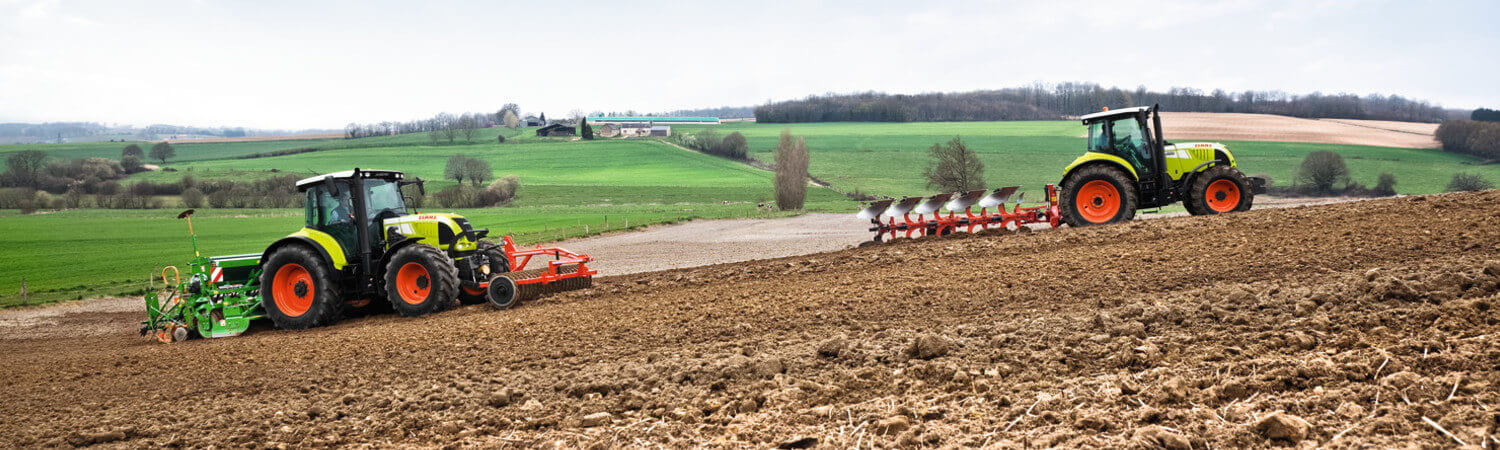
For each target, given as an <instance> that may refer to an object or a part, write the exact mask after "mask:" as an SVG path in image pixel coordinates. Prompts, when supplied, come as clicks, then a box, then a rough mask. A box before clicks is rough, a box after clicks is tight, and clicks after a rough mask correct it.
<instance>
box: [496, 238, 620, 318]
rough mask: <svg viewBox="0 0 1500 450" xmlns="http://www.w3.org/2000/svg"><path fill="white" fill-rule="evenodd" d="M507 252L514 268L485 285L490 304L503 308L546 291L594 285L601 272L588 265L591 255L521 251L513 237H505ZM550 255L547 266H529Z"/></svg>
mask: <svg viewBox="0 0 1500 450" xmlns="http://www.w3.org/2000/svg"><path fill="white" fill-rule="evenodd" d="M505 255H506V257H507V258H509V259H510V261H509V263H510V264H509V266H510V268H511V271H510V272H505V273H499V274H495V276H494V277H491V278H490V281H489V282H488V283H486V285H485V286H484V287H485V289H486V290H488V292H489V295H488V296H487V297H488V299H489V301H490V305H491V306H494V307H496V308H499V309H506V308H510V307H512V306H515V305H516V303H517V302H520V301H521V300H530V299H534V298H537V297H540V296H542V295H546V294H551V293H555V292H563V291H571V290H576V289H586V288H590V287H593V286H594V278H593V277H594V275H597V274H598V273H599V272H598V271H596V270H594V269H590V268H589V267H588V263H589V262H590V261H593V260H594V258H592V257H590V256H589V255H582V254H578V253H573V252H570V251H567V250H564V249H561V248H555V247H541V246H537V247H536V248H532V249H526V250H519V249H517V248H516V243H515V242H514V241H512V240H511V238H510V236H506V237H505ZM548 256H551V257H552V260H550V261H545V262H544V263H545V264H546V265H547V267H545V268H537V269H526V265H527V264H529V263H530V262H531V259H532V258H533V257H537V258H546V257H548Z"/></svg>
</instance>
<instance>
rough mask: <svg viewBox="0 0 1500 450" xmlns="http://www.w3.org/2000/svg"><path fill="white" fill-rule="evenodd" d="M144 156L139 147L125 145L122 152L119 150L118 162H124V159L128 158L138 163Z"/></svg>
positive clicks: (144, 153)
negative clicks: (132, 158)
mask: <svg viewBox="0 0 1500 450" xmlns="http://www.w3.org/2000/svg"><path fill="white" fill-rule="evenodd" d="M145 156H146V152H145V151H143V150H141V146H139V145H135V144H130V145H127V146H125V148H124V149H123V150H120V161H124V160H125V158H129V157H135V159H136V160H137V161H139V160H140V159H141V158H143V157H145Z"/></svg>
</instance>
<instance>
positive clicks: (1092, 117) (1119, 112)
mask: <svg viewBox="0 0 1500 450" xmlns="http://www.w3.org/2000/svg"><path fill="white" fill-rule="evenodd" d="M1149 110H1151V107H1150V106H1137V107H1134V108H1120V109H1111V110H1109V111H1100V112H1096V113H1093V114H1088V115H1084V116H1083V117H1080V118H1079V119H1082V120H1083V123H1084V124H1085V125H1087V124H1088V123H1089V122H1094V121H1097V120H1099V119H1104V118H1109V117H1115V116H1129V115H1135V114H1137V113H1139V112H1141V111H1149Z"/></svg>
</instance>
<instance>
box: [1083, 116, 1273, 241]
mask: <svg viewBox="0 0 1500 450" xmlns="http://www.w3.org/2000/svg"><path fill="white" fill-rule="evenodd" d="M1158 108H1159V105H1157V106H1138V107H1134V108H1125V109H1117V110H1113V111H1110V110H1105V111H1103V112H1098V113H1093V114H1089V115H1086V116H1083V117H1082V119H1083V124H1084V125H1086V126H1088V127H1089V135H1088V152H1087V153H1085V154H1084V155H1083V156H1080V157H1078V159H1075V160H1073V163H1072V164H1069V165H1068V167H1067V168H1066V169H1064V175H1063V180H1062V186H1061V189H1060V195H1061V197H1062V198H1061V201H1060V202H1059V203H1060V204H1061V205H1060V206H1061V210H1062V211H1061V212H1062V219H1063V222H1066V223H1067V224H1068V225H1070V226H1075V227H1078V226H1085V225H1098V224H1105V223H1113V222H1121V221H1126V220H1130V219H1132V218H1134V217H1135V212H1136V210H1137V209H1145V208H1158V207H1162V206H1166V205H1170V204H1172V203H1174V202H1177V201H1182V203H1183V205H1184V206H1186V207H1187V210H1188V212H1189V213H1191V214H1193V215H1207V214H1221V213H1227V212H1233V211H1246V210H1249V209H1250V205H1251V203H1253V202H1254V200H1255V194H1262V193H1265V179H1263V178H1258V177H1247V176H1245V174H1244V173H1241V172H1240V170H1239V169H1238V168H1237V167H1236V166H1235V162H1234V155H1233V154H1230V153H1229V148H1227V147H1225V146H1224V145H1223V144H1218V143H1201V142H1200V143H1183V144H1173V143H1170V142H1167V141H1166V140H1165V139H1164V138H1163V137H1162V127H1161V114H1160V113H1159V112H1158V111H1157V110H1158Z"/></svg>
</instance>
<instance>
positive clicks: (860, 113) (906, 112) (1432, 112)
mask: <svg viewBox="0 0 1500 450" xmlns="http://www.w3.org/2000/svg"><path fill="white" fill-rule="evenodd" d="M1151 104H1161V105H1163V107H1164V108H1165V109H1167V110H1169V111H1182V112H1220V113H1255V114H1277V115H1285V116H1292V117H1304V118H1338V119H1371V120H1395V121H1406V122H1439V121H1442V120H1444V119H1446V118H1448V116H1449V114H1450V113H1449V112H1448V111H1446V110H1444V109H1443V108H1441V107H1439V106H1436V105H1433V104H1430V103H1428V102H1425V101H1421V100H1413V99H1408V98H1405V97H1402V96H1399V95H1390V96H1386V95H1380V94H1370V95H1366V96H1358V95H1354V94H1322V93H1316V92H1315V93H1312V94H1307V95H1292V94H1287V93H1285V92H1280V91H1245V92H1227V91H1224V90H1222V89H1215V90H1213V91H1211V92H1204V91H1201V90H1198V89H1193V88H1172V89H1169V90H1167V91H1166V92H1157V91H1150V90H1147V89H1146V88H1145V87H1144V86H1143V87H1138V88H1136V89H1135V90H1133V91H1130V90H1124V89H1120V88H1116V87H1110V88H1105V87H1103V86H1100V85H1099V84H1095V83H1060V84H1055V85H1047V84H1040V83H1038V84H1034V85H1031V86H1025V87H1016V88H1006V89H997V90H983V91H972V92H959V93H927V94H915V95H907V94H886V93H882V92H874V91H870V92H859V93H852V94H826V95H821V96H819V95H813V96H808V97H807V98H804V99H800V100H788V101H781V102H770V103H766V104H764V105H761V106H757V107H755V120H756V121H757V122H765V123H797V122H935V121H997V120H1056V119H1061V118H1065V117H1068V116H1079V115H1083V114H1088V113H1093V112H1098V111H1100V110H1101V109H1102V108H1105V107H1110V108H1119V107H1126V106H1139V105H1151Z"/></svg>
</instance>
